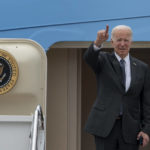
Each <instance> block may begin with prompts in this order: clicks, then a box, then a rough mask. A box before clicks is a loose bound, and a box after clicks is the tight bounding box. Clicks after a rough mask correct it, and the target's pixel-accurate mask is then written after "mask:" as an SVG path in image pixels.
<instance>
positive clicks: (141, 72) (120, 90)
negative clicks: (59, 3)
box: [84, 44, 150, 143]
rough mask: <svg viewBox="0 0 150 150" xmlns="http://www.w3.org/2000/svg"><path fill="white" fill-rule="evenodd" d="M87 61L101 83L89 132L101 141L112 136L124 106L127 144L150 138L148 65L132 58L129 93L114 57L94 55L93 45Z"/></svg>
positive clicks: (149, 77) (98, 52) (90, 120)
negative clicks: (142, 135) (141, 137)
mask: <svg viewBox="0 0 150 150" xmlns="http://www.w3.org/2000/svg"><path fill="white" fill-rule="evenodd" d="M84 58H85V60H86V62H87V63H88V64H89V65H90V66H91V67H92V69H93V70H94V72H95V74H96V79H97V98H96V101H95V103H94V105H93V107H92V110H91V112H90V115H89V117H88V121H87V124H86V127H85V129H86V131H87V132H89V133H90V134H93V135H97V136H100V137H107V136H108V134H109V133H110V131H111V129H112V127H113V125H114V123H115V121H116V118H117V116H118V115H119V113H120V106H121V104H122V105H123V118H122V129H123V136H124V139H125V141H126V142H127V143H137V140H136V139H137V134H138V133H139V131H141V130H142V131H144V132H145V133H147V134H148V135H150V70H149V67H148V65H147V64H145V63H143V62H142V61H140V60H138V59H136V58H133V57H131V56H130V64H131V84H130V87H129V90H128V91H127V92H125V89H124V87H123V85H122V82H121V69H120V65H119V62H118V60H117V58H116V57H115V55H114V53H107V52H102V51H94V49H93V44H92V45H91V46H90V47H89V49H88V50H87V51H86V52H85V54H84Z"/></svg>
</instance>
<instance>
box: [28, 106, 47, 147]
mask: <svg viewBox="0 0 150 150" xmlns="http://www.w3.org/2000/svg"><path fill="white" fill-rule="evenodd" d="M38 129H41V130H44V117H43V112H42V108H41V106H40V105H38V106H37V108H36V110H35V113H34V118H33V123H32V129H31V133H30V138H31V147H30V150H38V148H37V145H38V144H37V142H38Z"/></svg>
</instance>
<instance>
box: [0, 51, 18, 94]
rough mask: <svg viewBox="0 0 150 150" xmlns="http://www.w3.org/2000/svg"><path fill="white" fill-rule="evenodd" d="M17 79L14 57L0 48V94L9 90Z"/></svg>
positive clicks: (16, 66)
mask: <svg viewBox="0 0 150 150" xmlns="http://www.w3.org/2000/svg"><path fill="white" fill-rule="evenodd" d="M17 79H18V65H17V62H16V60H15V58H14V57H13V56H12V55H11V54H10V53H9V52H7V51H5V50H2V49H0V95H2V94H4V93H6V92H8V91H10V90H11V89H12V88H13V87H14V86H15V84H16V81H17Z"/></svg>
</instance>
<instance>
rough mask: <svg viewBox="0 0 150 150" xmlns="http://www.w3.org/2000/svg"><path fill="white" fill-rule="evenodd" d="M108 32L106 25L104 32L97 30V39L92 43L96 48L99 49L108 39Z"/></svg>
mask: <svg viewBox="0 0 150 150" xmlns="http://www.w3.org/2000/svg"><path fill="white" fill-rule="evenodd" d="M108 31H109V26H108V25H106V29H105V30H99V31H98V32H97V38H96V40H95V41H94V43H95V45H96V46H97V47H99V46H100V45H101V44H102V43H103V42H105V41H106V40H107V39H108V37H109V34H108Z"/></svg>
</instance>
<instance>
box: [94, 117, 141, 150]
mask: <svg viewBox="0 0 150 150" xmlns="http://www.w3.org/2000/svg"><path fill="white" fill-rule="evenodd" d="M95 144H96V150H138V149H139V144H138V142H137V144H129V143H125V142H124V139H123V135H122V120H121V119H117V120H116V123H115V125H114V127H113V129H112V131H111V133H110V134H109V135H108V136H107V137H106V138H101V137H99V136H95Z"/></svg>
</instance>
